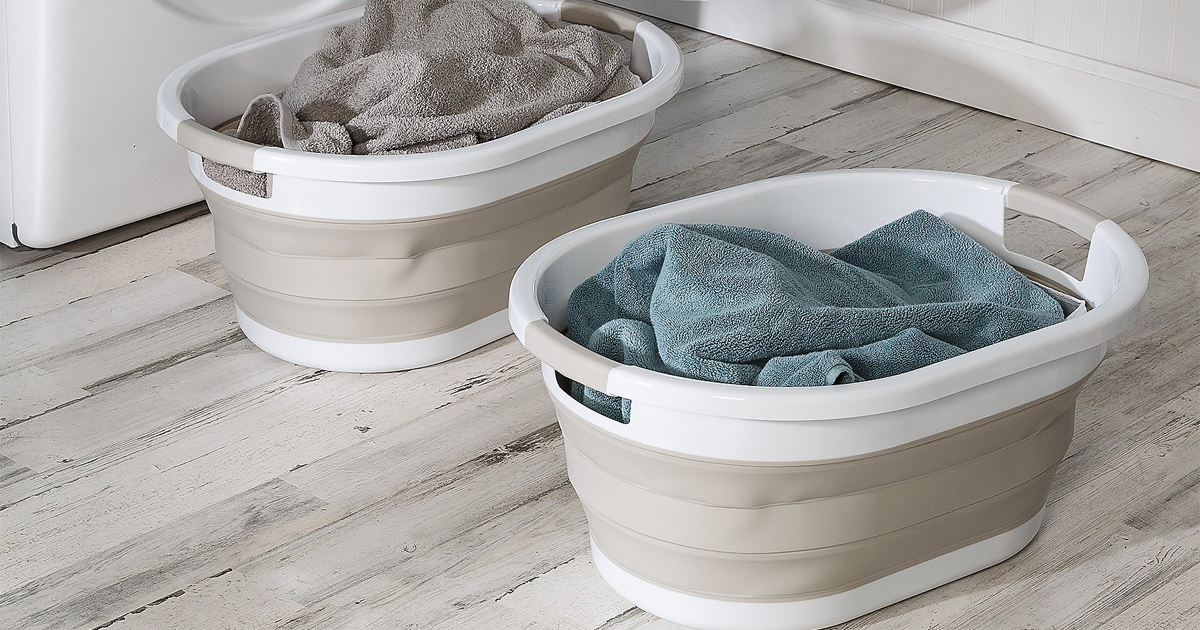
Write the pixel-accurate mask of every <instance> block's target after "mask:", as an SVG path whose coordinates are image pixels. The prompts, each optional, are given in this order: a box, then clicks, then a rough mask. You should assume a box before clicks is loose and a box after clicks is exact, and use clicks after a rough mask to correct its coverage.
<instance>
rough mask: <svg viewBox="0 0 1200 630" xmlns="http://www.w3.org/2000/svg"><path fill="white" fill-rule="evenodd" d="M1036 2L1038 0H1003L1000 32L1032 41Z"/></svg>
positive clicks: (1037, 2)
mask: <svg viewBox="0 0 1200 630" xmlns="http://www.w3.org/2000/svg"><path fill="white" fill-rule="evenodd" d="M985 1H986V0H985ZM1038 4H1039V1H1038V0H1004V30H1002V31H1000V32H1001V34H1004V35H1008V36H1009V37H1015V38H1017V39H1023V40H1025V41H1027V42H1032V41H1034V39H1033V36H1034V29H1033V24H1034V17H1035V16H1036V15H1037V5H1038Z"/></svg>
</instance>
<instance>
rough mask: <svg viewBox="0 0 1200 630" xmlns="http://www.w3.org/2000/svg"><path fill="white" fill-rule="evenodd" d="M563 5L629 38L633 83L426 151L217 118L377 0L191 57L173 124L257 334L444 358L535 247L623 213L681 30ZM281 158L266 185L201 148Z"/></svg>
mask: <svg viewBox="0 0 1200 630" xmlns="http://www.w3.org/2000/svg"><path fill="white" fill-rule="evenodd" d="M527 4H529V5H531V6H533V7H534V8H535V10H537V11H538V12H539V13H541V14H542V15H543V16H545V17H547V18H549V19H555V20H557V19H562V20H564V21H569V22H575V23H583V24H590V25H593V26H596V27H597V28H600V29H601V30H604V31H607V32H611V33H614V34H618V35H621V36H623V37H625V38H626V39H628V40H632V52H631V60H630V69H631V70H632V71H633V73H634V74H637V75H638V76H639V77H640V78H641V79H642V81H643V85H642V86H641V87H639V88H637V89H634V90H633V91H631V92H628V93H625V94H622V95H620V96H617V97H615V98H612V99H609V100H606V101H603V102H601V103H597V104H595V105H592V106H589V107H587V108H584V109H582V110H580V111H577V112H574V113H571V114H567V115H565V116H562V117H559V118H556V119H553V120H550V121H547V122H544V123H541V124H538V125H535V126H533V127H530V128H529V129H526V130H523V131H519V132H517V133H515V134H512V135H509V136H505V137H502V138H498V139H496V140H493V141H490V142H486V143H482V144H479V145H475V146H471V147H465V148H460V149H454V150H450V151H443V152H438V153H425V154H415V155H365V156H362V155H325V154H317V153H306V152H302V151H295V150H288V149H282V148H275V147H264V146H259V145H255V144H251V143H248V142H243V141H241V140H237V139H234V138H232V137H229V136H226V135H224V134H222V133H219V132H217V131H214V130H213V129H212V128H213V127H217V126H220V125H221V124H222V123H223V122H226V121H229V120H230V119H236V117H237V116H238V115H240V114H241V113H242V112H243V110H244V109H245V107H246V104H247V103H249V102H250V100H251V99H253V98H254V97H256V96H258V95H260V94H264V93H267V92H273V91H279V90H282V89H284V88H285V87H287V86H288V85H290V84H291V81H292V77H293V75H294V74H295V72H296V69H297V68H298V67H299V66H300V63H301V62H302V61H303V60H304V59H305V57H307V56H308V55H309V54H311V53H312V52H313V51H315V50H317V49H319V48H320V47H321V44H322V42H323V40H324V38H325V34H326V32H327V31H328V30H329V29H330V28H331V27H333V26H339V25H345V24H348V23H350V22H352V21H353V20H355V19H356V18H358V17H359V16H360V15H361V14H362V9H354V10H350V11H346V12H343V13H338V14H335V15H333V16H330V17H328V18H324V19H320V20H316V21H313V22H309V23H306V24H304V25H301V26H297V27H294V28H290V29H286V30H283V31H279V32H276V33H272V34H270V35H265V36H262V37H257V38H254V39H250V40H247V41H245V42H243V43H240V44H236V45H233V46H230V47H227V48H222V49H220V50H217V51H214V52H212V53H210V54H207V55H204V56H202V57H200V58H197V59H195V60H193V61H191V62H189V63H188V64H186V65H184V66H182V67H180V68H179V69H178V70H176V71H175V72H174V73H173V74H172V75H171V76H170V77H168V78H167V80H166V81H165V82H164V83H163V85H162V88H161V89H160V90H159V94H158V121H159V125H160V126H161V127H162V128H163V130H164V131H166V132H167V134H169V135H170V136H171V137H172V138H174V139H175V140H176V141H177V142H178V143H179V144H181V145H183V146H184V147H186V148H187V149H188V151H189V156H188V163H189V165H190V167H191V171H192V175H194V176H195V178H196V181H197V182H198V183H199V184H200V188H201V189H202V190H203V192H204V197H205V199H206V200H207V201H208V206H209V209H210V210H211V211H212V214H213V216H214V218H215V221H216V246H217V257H218V258H219V259H220V261H221V263H222V265H224V267H225V269H226V271H227V272H228V275H229V285H230V289H231V290H232V291H233V298H234V302H235V304H236V309H237V316H238V321H239V323H240V324H241V326H242V330H243V331H244V332H245V333H246V336H247V337H249V338H250V340H251V341H253V342H254V343H255V344H257V345H258V346H259V347H260V348H262V349H263V350H266V351H267V352H269V353H271V354H273V355H276V356H278V357H280V358H283V359H286V360H289V361H293V362H295V363H300V364H303V365H308V366H312V367H319V368H325V369H332V370H342V371H353V372H372V371H386V370H396V369H405V368H413V367H419V366H423V365H428V364H431V363H437V362H439V361H445V360H447V359H450V358H453V357H455V356H458V355H460V354H463V353H465V352H468V351H470V350H473V349H475V348H477V347H479V346H481V345H483V344H485V343H488V342H490V341H492V340H495V339H499V338H500V337H503V336H504V335H507V334H508V333H509V332H510V330H509V328H508V322H507V318H506V317H505V314H504V309H505V307H506V291H507V289H508V286H509V282H510V280H511V279H512V276H513V273H514V272H515V270H516V268H517V266H518V265H520V263H521V261H523V260H524V259H525V257H526V256H528V255H529V254H530V253H532V252H533V251H534V250H535V249H537V248H538V247H539V246H540V245H542V244H543V243H545V242H546V241H549V240H550V239H552V238H554V237H555V236H558V235H560V234H563V233H565V232H567V231H569V230H571V229H574V228H576V227H579V226H581V225H585V224H587V223H590V222H593V221H596V220H599V219H604V218H607V217H612V216H615V215H618V214H621V213H622V212H624V211H625V208H626V207H627V206H628V203H629V188H630V179H631V177H632V171H633V163H634V160H635V159H636V158H637V153H638V150H639V148H640V147H641V145H642V142H643V141H644V140H645V138H646V135H647V134H648V133H649V132H650V127H651V126H652V125H653V123H654V111H655V109H656V108H657V107H659V106H660V105H662V104H663V103H665V102H667V101H668V100H669V99H670V98H671V97H672V96H673V95H674V94H675V92H677V91H678V90H679V85H680V82H681V81H682V64H681V54H680V51H679V47H678V46H677V45H676V44H675V42H674V41H673V40H671V38H670V37H668V36H667V35H666V34H665V33H663V32H662V31H661V30H659V29H658V28H657V27H655V26H654V25H653V24H651V23H649V22H645V21H641V20H639V19H637V18H635V17H633V16H631V15H629V14H627V13H622V12H620V11H617V10H615V9H610V8H607V7H602V6H600V5H595V4H590V3H583V2H578V1H577V0H565V1H560V2H548V1H535V0H527ZM202 157H204V158H208V159H210V160H214V161H216V162H221V163H224V164H229V165H232V166H235V167H238V168H241V169H245V170H252V171H255V172H259V173H267V174H268V191H269V193H268V194H269V196H268V198H266V199H263V198H260V197H255V196H252V195H247V194H244V193H241V192H238V191H236V190H233V189H230V188H227V187H225V186H222V185H221V184H218V183H216V182H214V181H213V180H211V179H209V177H208V176H207V175H205V173H204V169H203V168H202V166H201V164H202V163H201V158H202Z"/></svg>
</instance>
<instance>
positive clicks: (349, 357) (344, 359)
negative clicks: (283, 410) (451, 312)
mask: <svg viewBox="0 0 1200 630" xmlns="http://www.w3.org/2000/svg"><path fill="white" fill-rule="evenodd" d="M233 308H234V312H235V313H236V314H237V320H238V325H239V326H241V327H242V332H243V333H245V335H246V338H247V339H249V340H250V341H251V342H253V343H254V345H256V346H258V347H259V348H260V349H261V350H263V351H264V352H266V353H267V354H270V355H271V356H274V357H277V358H279V359H283V360H284V361H290V362H291V363H295V364H297V365H303V366H305V367H311V368H317V369H321V370H330V371H332V372H359V373H368V372H394V371H396V370H409V369H413V368H419V367H425V366H427V365H433V364H434V363H441V362H442V361H449V360H450V359H453V358H455V357H458V356H461V355H464V354H466V353H468V352H470V351H472V350H474V349H476V348H479V347H481V346H483V345H486V344H488V343H491V342H493V341H495V340H497V339H500V338H502V337H505V336H508V335H509V334H511V333H512V331H511V330H509V328H508V312H507V311H500V312H498V313H493V314H491V315H488V316H487V317H485V318H483V319H481V320H478V321H476V322H472V323H470V324H467V325H466V326H463V327H462V328H458V329H456V330H452V331H450V332H447V333H442V334H440V335H434V336H433V337H426V338H424V339H414V340H411V341H391V342H385V343H337V342H332V341H316V340H313V339H304V338H301V337H296V336H293V335H289V334H286V333H282V332H279V331H278V330H275V329H273V328H269V327H267V326H265V325H263V324H260V323H259V322H257V321H255V320H254V319H253V318H251V317H250V316H249V315H247V314H246V313H245V311H243V310H242V309H241V308H238V306H237V305H236V304H235V305H234V307H233Z"/></svg>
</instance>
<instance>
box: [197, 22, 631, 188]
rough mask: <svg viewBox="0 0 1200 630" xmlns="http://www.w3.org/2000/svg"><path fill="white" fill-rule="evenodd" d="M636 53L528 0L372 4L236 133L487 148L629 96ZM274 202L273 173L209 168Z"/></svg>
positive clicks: (266, 141)
mask: <svg viewBox="0 0 1200 630" xmlns="http://www.w3.org/2000/svg"><path fill="white" fill-rule="evenodd" d="M624 62H625V52H624V51H623V50H622V48H621V46H620V45H619V44H617V43H616V42H614V41H613V40H612V39H610V38H609V37H608V36H607V35H605V34H603V33H601V32H600V31H597V30H596V29H594V28H592V27H590V26H582V25H577V24H563V25H551V24H548V23H547V22H546V21H545V20H543V19H542V18H541V17H540V16H539V15H538V14H537V13H535V12H534V11H533V9H531V8H529V7H528V6H527V5H525V4H523V3H521V2H516V0H471V1H465V0H464V1H452V0H370V1H369V2H367V5H366V8H365V10H364V13H363V16H362V17H361V18H359V19H358V20H356V21H355V22H353V23H352V24H349V25H347V26H345V27H339V28H334V29H332V30H331V31H330V32H329V34H328V36H327V37H326V38H325V44H324V47H323V48H322V49H321V50H319V51H317V52H316V53H314V54H313V55H311V56H310V57H308V59H306V60H305V61H304V63H303V64H302V65H301V66H300V70H299V72H297V74H296V78H295V80H294V81H293V82H292V86H291V87H290V88H288V89H287V90H284V91H283V92H282V93H281V94H277V95H264V96H261V97H258V98H256V99H254V100H253V101H252V102H251V103H250V105H249V107H248V108H247V110H246V114H245V116H244V117H243V119H242V122H241V124H240V125H239V126H238V129H237V130H236V131H235V132H234V134H233V135H235V136H236V137H238V138H240V139H243V140H247V141H249V142H254V143H257V144H263V145H267V146H275V147H285V148H289V149H299V150H304V151H315V152H320V153H343V154H355V155H368V154H371V155H389V154H401V153H424V152H429V151H443V150H447V149H456V148H459V147H466V146H470V145H474V144H478V143H480V142H486V141H488V140H493V139H495V138H499V137H502V136H506V135H508V134H511V133H515V132H517V131H520V130H522V129H525V128H527V127H529V126H531V125H534V124H537V123H539V122H543V121H546V120H550V119H552V118H557V117H558V116H562V115H564V114H568V113H570V112H573V111H576V110H578V109H582V108H583V107H586V106H587V105H589V104H592V103H595V102H599V101H603V100H606V99H609V98H612V97H614V96H618V95H620V94H624V93H625V92H628V91H630V90H632V89H634V88H635V87H637V86H638V85H641V81H640V80H639V79H638V78H637V76H635V75H634V74H633V73H631V72H630V71H629V68H628V67H627V66H625V65H624ZM204 168H205V172H206V173H208V176H209V177H210V178H212V179H213V180H214V181H217V182H219V183H221V184H223V185H226V186H229V187H230V188H234V189H235V190H240V191H242V192H245V193H248V194H253V195H257V196H259V197H265V196H266V178H265V176H264V175H261V174H255V173H249V172H247V171H240V170H239V169H235V168H233V167H230V166H226V165H223V164H217V163H213V162H211V161H208V160H206V161H205V163H204Z"/></svg>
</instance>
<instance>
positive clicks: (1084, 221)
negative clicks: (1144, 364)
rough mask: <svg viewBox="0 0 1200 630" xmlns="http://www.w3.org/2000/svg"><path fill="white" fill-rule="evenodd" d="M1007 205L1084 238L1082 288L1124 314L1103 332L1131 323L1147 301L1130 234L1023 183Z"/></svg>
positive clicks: (1143, 268)
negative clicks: (1084, 254)
mask: <svg viewBox="0 0 1200 630" xmlns="http://www.w3.org/2000/svg"><path fill="white" fill-rule="evenodd" d="M1005 205H1006V206H1007V207H1008V208H1009V209H1010V210H1014V211H1016V212H1020V213H1021V214H1024V215H1028V216H1031V217H1037V218H1039V219H1045V220H1047V221H1050V222H1051V223H1054V224H1056V225H1060V226H1062V227H1064V228H1066V229H1068V230H1071V231H1072V232H1074V233H1076V234H1078V235H1079V236H1082V237H1083V238H1085V239H1087V241H1088V243H1089V244H1088V256H1087V263H1086V264H1085V265H1084V269H1083V280H1082V282H1081V289H1082V291H1081V292H1082V294H1083V295H1084V296H1085V297H1087V298H1088V301H1089V303H1096V304H1098V306H1097V308H1103V309H1105V310H1108V311H1116V312H1124V313H1126V315H1125V316H1124V317H1123V318H1119V319H1116V320H1113V321H1112V322H1111V323H1110V324H1109V330H1106V331H1104V332H1103V335H1105V338H1106V339H1107V338H1110V337H1112V336H1114V335H1116V333H1117V332H1120V331H1121V330H1124V329H1125V328H1126V327H1128V326H1129V324H1130V323H1131V322H1132V321H1133V318H1134V316H1135V315H1136V314H1137V312H1138V311H1139V310H1141V305H1142V304H1143V303H1144V301H1145V295H1146V284H1147V282H1148V280H1149V268H1148V265H1147V264H1146V257H1145V255H1144V254H1143V253H1142V250H1141V249H1140V248H1139V247H1138V246H1137V243H1136V242H1135V241H1134V240H1133V238H1131V237H1130V236H1129V235H1128V234H1127V233H1125V231H1124V230H1122V229H1121V228H1120V226H1118V225H1117V224H1116V223H1115V222H1113V221H1112V220H1110V219H1106V218H1104V217H1103V216H1101V215H1100V214H1098V213H1096V212H1095V211H1094V210H1091V209H1090V208H1087V207H1085V206H1082V205H1080V204H1077V203H1075V202H1074V201H1071V200H1069V199H1065V198H1063V197H1060V196H1058V195H1052V194H1050V193H1048V192H1045V191H1042V190H1038V189H1037V188H1032V187H1030V186H1025V185H1024V184H1014V185H1012V186H1010V187H1009V188H1008V191H1007V193H1006V194H1005Z"/></svg>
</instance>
